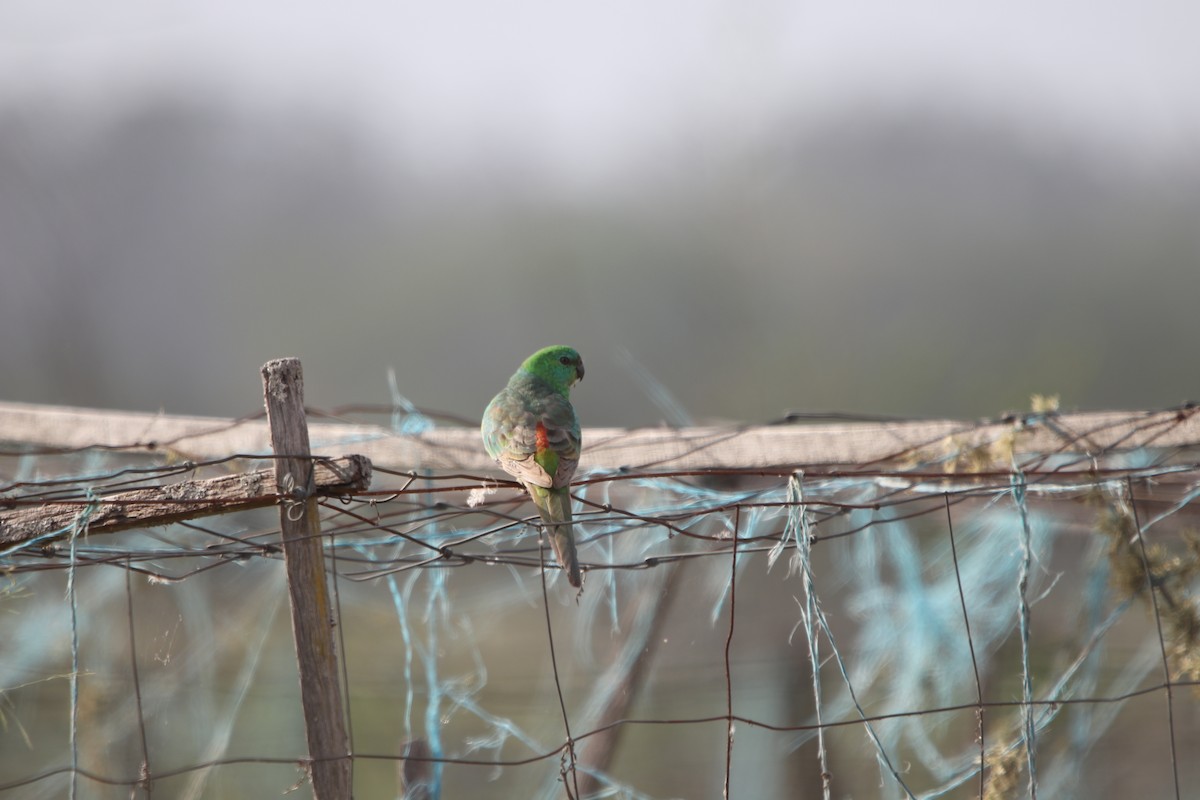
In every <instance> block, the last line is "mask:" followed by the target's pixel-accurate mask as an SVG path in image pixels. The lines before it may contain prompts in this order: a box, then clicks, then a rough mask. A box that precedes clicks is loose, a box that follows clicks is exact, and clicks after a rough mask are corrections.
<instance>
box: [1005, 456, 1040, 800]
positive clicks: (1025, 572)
mask: <svg viewBox="0 0 1200 800" xmlns="http://www.w3.org/2000/svg"><path fill="white" fill-rule="evenodd" d="M1011 480H1012V494H1013V500H1014V501H1015V502H1016V504H1017V509H1018V511H1019V512H1020V515H1021V539H1020V544H1021V568H1020V572H1019V574H1018V577H1017V592H1018V594H1019V596H1020V600H1021V603H1020V609H1019V611H1020V616H1019V619H1018V623H1019V624H1018V629H1019V633H1020V636H1021V691H1022V699H1023V700H1024V709H1023V715H1024V730H1025V756H1026V758H1025V760H1026V764H1027V766H1028V768H1029V796H1030V797H1031V798H1036V797H1037V757H1036V751H1037V726H1036V725H1035V724H1034V716H1035V715H1034V709H1033V668H1032V667H1031V665H1030V652H1029V649H1030V648H1029V597H1028V592H1029V569H1030V566H1031V564H1032V561H1033V548H1032V543H1031V540H1032V538H1033V533H1032V531H1031V529H1030V526H1029V507H1028V505H1027V503H1026V500H1025V474H1024V473H1023V472H1021V471H1020V470H1019V469H1014V471H1013V475H1012V479H1011Z"/></svg>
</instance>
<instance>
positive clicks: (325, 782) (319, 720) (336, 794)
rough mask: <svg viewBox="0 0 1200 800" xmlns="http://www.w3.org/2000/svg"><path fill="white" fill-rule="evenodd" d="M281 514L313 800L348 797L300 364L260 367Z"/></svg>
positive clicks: (282, 361)
mask: <svg viewBox="0 0 1200 800" xmlns="http://www.w3.org/2000/svg"><path fill="white" fill-rule="evenodd" d="M262 375H263V391H264V394H265V396H266V404H267V419H268V422H269V424H270V428H271V447H272V449H273V450H274V452H275V455H276V460H275V480H276V485H277V486H278V488H279V493H280V495H282V499H281V501H280V507H279V521H280V527H281V529H282V531H283V553H284V560H285V563H286V565H287V583H288V594H289V595H290V596H291V601H292V633H293V634H294V636H295V640H296V662H297V664H298V665H299V668H300V699H301V702H302V703H303V705H304V725H305V728H306V730H307V733H308V753H309V756H310V757H311V758H312V759H313V761H312V784H313V795H314V797H315V798H316V800H349V798H350V797H351V775H352V773H351V761H350V758H349V753H350V743H349V738H348V737H347V734H346V719H345V716H344V713H343V707H342V693H341V685H340V683H339V681H338V659H337V651H336V648H335V646H334V644H335V639H334V635H333V616H332V615H333V608H332V605H331V603H330V601H329V586H328V584H327V583H326V580H325V562H324V555H323V552H322V545H321V525H320V519H319V517H318V513H317V500H316V497H315V496H314V495H313V494H312V488H313V462H312V459H311V457H310V450H309V441H308V424H307V422H306V420H305V417H304V375H303V373H302V371H301V369H300V360H299V359H296V358H281V359H276V360H274V361H268V362H267V363H266V364H265V365H263V368H262Z"/></svg>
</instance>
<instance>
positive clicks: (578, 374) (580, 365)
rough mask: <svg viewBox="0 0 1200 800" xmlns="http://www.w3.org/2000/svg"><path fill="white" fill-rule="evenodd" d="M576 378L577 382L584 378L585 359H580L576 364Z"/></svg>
mask: <svg viewBox="0 0 1200 800" xmlns="http://www.w3.org/2000/svg"><path fill="white" fill-rule="evenodd" d="M575 380H576V382H578V381H581V380H583V359H582V358H581V359H579V363H578V364H576V365H575Z"/></svg>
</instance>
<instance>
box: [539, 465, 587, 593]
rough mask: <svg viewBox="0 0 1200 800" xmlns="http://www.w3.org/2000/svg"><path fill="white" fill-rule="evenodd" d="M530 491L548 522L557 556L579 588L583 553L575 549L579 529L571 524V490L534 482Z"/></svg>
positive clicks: (540, 512)
mask: <svg viewBox="0 0 1200 800" xmlns="http://www.w3.org/2000/svg"><path fill="white" fill-rule="evenodd" d="M530 489H531V491H530V495H531V496H532V497H533V503H534V505H536V506H537V509H538V514H540V515H541V517H542V522H543V523H545V526H546V535H547V536H548V537H549V538H550V546H551V547H553V548H554V557H555V558H556V559H558V563H559V565H561V566H562V568H563V569H564V570H566V572H567V581H568V582H569V583H570V584H571V585H572V586H574V587H575V588H577V589H578V588H579V586H580V585H581V581H580V577H579V557H578V556H577V555H576V553H575V531H574V526H573V525H572V524H571V492H570V490H569V489H568V488H567V487H566V486H564V487H562V488H560V489H544V488H542V487H540V486H531V487H530Z"/></svg>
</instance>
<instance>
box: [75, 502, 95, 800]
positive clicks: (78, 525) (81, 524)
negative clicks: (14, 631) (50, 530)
mask: <svg viewBox="0 0 1200 800" xmlns="http://www.w3.org/2000/svg"><path fill="white" fill-rule="evenodd" d="M87 499H88V504H87V505H86V506H84V507H83V509H82V510H81V511H80V512H79V514H77V515H76V516H75V521H74V522H73V523H71V549H70V559H71V560H70V564H69V565H68V567H67V599H68V600H69V601H70V603H71V730H70V739H71V789H70V795H69V796H70V800H75V796H76V791H77V790H78V784H79V603H78V597H77V595H76V592H75V571H76V566H77V562H76V560H75V542H76V541H78V539H79V535H80V534H81V533H82V534H83V535H84V536H86V535H87V524H88V519H90V518H91V516H92V514H93V513H95V511H96V509H97V508H98V506H99V504H98V503H97V501H96V496H95V494H93V493H92V490H91V489H90V488H89V489H88V492H87Z"/></svg>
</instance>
